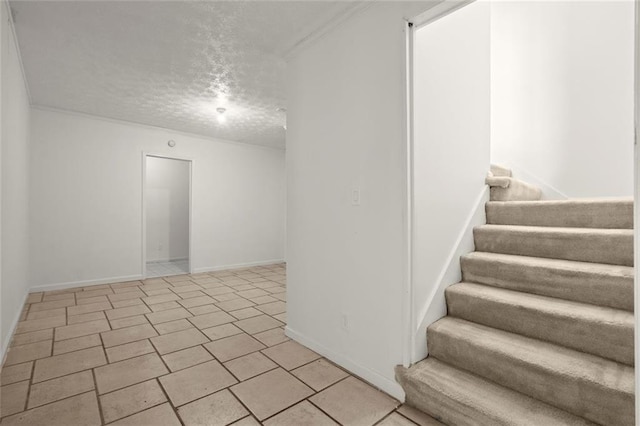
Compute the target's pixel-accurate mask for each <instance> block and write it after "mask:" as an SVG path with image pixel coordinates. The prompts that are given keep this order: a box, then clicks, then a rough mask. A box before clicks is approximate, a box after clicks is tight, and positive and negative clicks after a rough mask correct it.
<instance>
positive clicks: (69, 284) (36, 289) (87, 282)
mask: <svg viewBox="0 0 640 426" xmlns="http://www.w3.org/2000/svg"><path fill="white" fill-rule="evenodd" d="M141 279H142V275H139V274H138V275H126V276H123V277H111V278H98V279H94V280H82V281H71V282H66V283H57V284H44V285H36V286H33V287H31V288H30V289H29V292H30V293H37V292H40V291H52V290H64V289H67V288H74V287H89V286H92V285H102V284H113V283H122V282H126V281H137V280H141Z"/></svg>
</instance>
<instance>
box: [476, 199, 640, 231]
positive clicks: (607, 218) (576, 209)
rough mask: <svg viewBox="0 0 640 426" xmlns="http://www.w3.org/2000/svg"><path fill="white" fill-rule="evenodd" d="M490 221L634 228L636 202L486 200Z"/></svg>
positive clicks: (560, 225) (488, 221)
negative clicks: (505, 201) (519, 201)
mask: <svg viewBox="0 0 640 426" xmlns="http://www.w3.org/2000/svg"><path fill="white" fill-rule="evenodd" d="M486 213H487V223H490V224H496V225H522V226H556V227H567V228H605V229H632V228H633V202H632V201H628V202H614V201H612V202H596V203H594V202H583V203H580V202H565V203H553V202H546V203H492V202H490V203H487V205H486Z"/></svg>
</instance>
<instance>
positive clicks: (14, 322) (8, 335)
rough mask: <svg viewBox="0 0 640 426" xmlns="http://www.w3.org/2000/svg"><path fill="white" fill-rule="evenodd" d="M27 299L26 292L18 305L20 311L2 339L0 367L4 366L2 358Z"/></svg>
mask: <svg viewBox="0 0 640 426" xmlns="http://www.w3.org/2000/svg"><path fill="white" fill-rule="evenodd" d="M27 297H29V293H28V292H27V293H26V294H25V295H24V297H23V298H22V303H21V304H20V310H19V311H18V314H17V315H16V316H15V318H14V319H13V321H12V323H11V327H10V328H9V334H7V337H5V338H4V342H2V348H0V351H1V355H2V356H1V357H0V362H1V364H0V365H3V364H4V358H5V357H6V356H7V352H8V349H9V344H10V343H11V339H12V338H13V334H14V333H15V332H16V328H17V327H18V322H19V321H20V315H21V314H22V309H24V304H25V303H27Z"/></svg>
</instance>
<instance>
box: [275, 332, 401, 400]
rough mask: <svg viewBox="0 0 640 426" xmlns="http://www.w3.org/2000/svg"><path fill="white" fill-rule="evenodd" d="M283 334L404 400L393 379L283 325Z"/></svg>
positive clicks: (399, 387)
mask: <svg viewBox="0 0 640 426" xmlns="http://www.w3.org/2000/svg"><path fill="white" fill-rule="evenodd" d="M285 334H286V335H287V336H289V337H290V338H292V339H293V340H295V341H297V342H299V343H300V344H302V345H304V346H306V347H308V348H309V349H311V350H313V351H315V352H317V353H318V354H320V355H322V356H323V357H325V358H327V359H329V360H331V361H333V362H335V363H336V364H338V365H340V366H341V367H343V368H344V369H346V370H348V371H349V372H351V373H353V374H354V375H355V376H358V377H360V378H362V379H364V380H365V381H367V382H369V383H371V384H372V385H373V386H375V387H377V388H378V389H380V390H381V391H383V392H385V393H387V394H389V395H391V396H392V397H394V398H396V399H397V400H399V401H400V402H404V397H405V395H404V390H403V389H402V386H400V384H399V383H398V382H396V381H395V380H390V379H389V378H388V377H384V376H383V375H381V374H380V373H377V372H375V371H372V370H370V369H369V368H367V367H365V366H363V365H360V364H358V363H357V362H354V361H353V360H351V359H349V358H347V357H346V356H344V355H342V354H339V353H337V352H334V351H332V350H331V349H329V348H327V347H325V346H323V345H321V344H320V343H318V342H316V341H315V340H313V339H310V338H308V337H306V336H304V335H302V334H300V333H298V332H297V331H295V330H292V329H291V327H289V326H286V327H285Z"/></svg>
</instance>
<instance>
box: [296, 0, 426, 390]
mask: <svg viewBox="0 0 640 426" xmlns="http://www.w3.org/2000/svg"><path fill="white" fill-rule="evenodd" d="M428 6H429V3H424V2H421V3H402V2H372V4H371V5H370V6H369V7H368V8H367V9H366V10H365V11H363V12H361V13H359V14H358V15H356V16H353V17H351V18H350V19H349V20H347V21H346V22H345V23H344V24H343V25H341V26H339V27H337V28H335V29H334V30H333V31H331V32H330V33H328V34H326V35H325V36H324V37H322V38H320V39H319V40H317V41H315V42H314V43H313V44H312V45H310V46H307V47H306V48H305V49H303V50H301V51H300V52H299V53H298V54H297V55H295V56H294V57H292V58H291V59H290V62H289V66H288V78H287V81H288V95H287V110H288V113H287V207H288V210H287V284H288V285H287V299H288V301H289V302H288V312H287V322H288V326H287V333H288V334H289V335H290V336H292V337H294V338H295V339H297V340H299V341H301V342H302V343H304V344H306V345H308V346H310V347H312V348H313V349H315V350H316V351H318V352H320V353H321V354H323V355H325V356H327V357H328V358H330V359H332V360H334V361H336V362H337V363H339V364H341V365H343V366H345V367H347V368H349V369H350V370H351V371H353V372H354V373H356V374H358V375H360V376H362V377H364V378H365V379H367V380H368V381H370V382H372V383H373V384H375V385H376V386H378V387H380V388H382V389H383V390H385V391H387V392H389V393H391V394H393V395H395V396H397V397H399V398H402V397H403V392H402V389H401V388H400V386H399V385H398V384H397V383H396V382H395V380H394V371H393V369H394V366H395V365H398V364H402V362H403V336H402V335H403V332H404V331H406V327H405V324H404V323H403V321H404V311H403V297H404V294H405V288H406V287H405V284H406V283H405V282H404V280H406V275H407V274H406V272H407V269H406V268H407V264H408V262H407V250H406V247H407V239H406V226H407V223H406V221H405V219H406V217H407V211H406V208H405V206H406V197H407V192H406V191H407V189H406V176H407V168H406V160H407V153H406V136H405V128H406V124H405V121H404V114H405V113H404V107H405V96H404V94H405V86H404V75H405V67H404V63H405V36H406V35H405V33H404V22H403V18H409V17H413V16H415V15H417V14H418V13H420V12H422V11H423V10H424V9H426V8H427V7H428ZM354 189H359V190H360V193H361V201H360V205H357V206H355V205H353V204H352V191H353V190H354ZM345 320H346V324H345Z"/></svg>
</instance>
